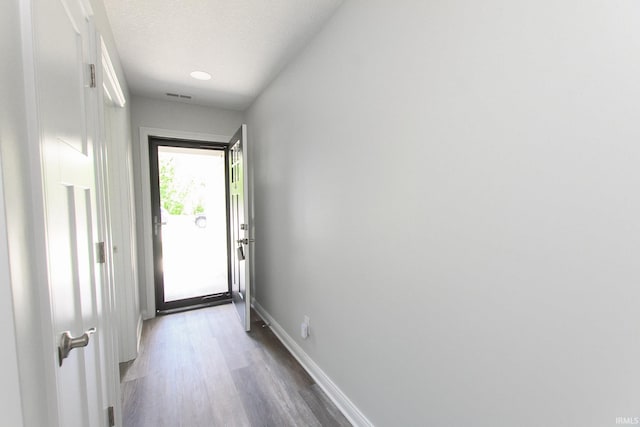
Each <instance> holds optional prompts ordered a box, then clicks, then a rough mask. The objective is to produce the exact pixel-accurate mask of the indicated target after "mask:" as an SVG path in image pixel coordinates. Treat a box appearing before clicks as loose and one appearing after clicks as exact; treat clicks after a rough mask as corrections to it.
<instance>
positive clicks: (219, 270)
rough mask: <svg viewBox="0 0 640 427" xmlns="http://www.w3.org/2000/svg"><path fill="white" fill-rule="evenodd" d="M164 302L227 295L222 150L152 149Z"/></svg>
mask: <svg viewBox="0 0 640 427" xmlns="http://www.w3.org/2000/svg"><path fill="white" fill-rule="evenodd" d="M158 170H159V176H160V206H161V213H162V215H161V217H162V218H161V222H162V264H163V273H164V274H163V276H164V295H165V302H169V301H176V300H181V299H186V298H194V297H199V296H205V295H211V294H218V293H223V292H228V291H229V285H228V261H227V217H226V215H227V213H226V190H225V158H224V151H220V150H207V149H197V148H178V147H163V146H160V147H158Z"/></svg>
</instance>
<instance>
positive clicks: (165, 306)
mask: <svg viewBox="0 0 640 427" xmlns="http://www.w3.org/2000/svg"><path fill="white" fill-rule="evenodd" d="M148 146H149V174H150V175H149V183H150V186H149V191H150V193H151V201H152V202H151V213H152V215H151V218H150V220H151V221H152V222H153V220H152V218H153V217H157V218H160V216H161V212H160V190H159V188H157V187H159V182H155V180H156V179H158V178H159V170H158V158H157V153H158V148H159V147H178V148H193V149H202V150H212V151H222V152H223V153H224V181H225V182H224V186H225V211H226V212H227V220H226V230H227V292H226V294H224V295H215V296H210V297H208V298H206V300H205V299H204V298H203V296H197V297H193V298H187V299H182V300H177V301H169V302H165V301H164V298H163V294H164V280H163V279H164V275H163V273H162V271H163V264H162V259H163V257H162V255H163V254H162V238H160V239H156V238H155V237H154V236H153V235H152V238H153V255H154V258H153V265H154V288H155V302H156V312H163V311H169V310H174V309H181V308H187V307H195V306H204V305H210V304H215V303H220V302H226V301H230V300H231V256H230V255H231V254H230V251H231V246H230V245H231V237H230V225H229V224H230V222H229V221H230V218H229V215H228V212H229V185H228V181H229V171H228V169H229V164H228V159H229V149H228V148H229V144H226V143H221V142H211V141H195V140H185V139H178V138H159V137H156V136H150V137H149V138H148ZM160 236H162V234H160Z"/></svg>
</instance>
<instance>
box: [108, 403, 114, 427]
mask: <svg viewBox="0 0 640 427" xmlns="http://www.w3.org/2000/svg"><path fill="white" fill-rule="evenodd" d="M107 418H109V427H114V426H115V425H116V414H115V412H114V411H113V406H109V407H108V408H107Z"/></svg>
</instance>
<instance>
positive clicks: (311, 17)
mask: <svg viewBox="0 0 640 427" xmlns="http://www.w3.org/2000/svg"><path fill="white" fill-rule="evenodd" d="M342 1H343V0H104V3H105V6H106V9H107V14H108V16H109V21H110V22H111V27H112V29H113V34H114V37H115V40H116V44H117V47H118V53H119V55H120V59H121V61H122V64H123V67H124V70H125V74H126V77H127V83H128V85H129V88H130V90H131V91H132V92H133V93H134V94H137V95H144V96H148V97H152V98H160V99H171V98H170V97H167V96H166V95H165V94H166V93H167V92H169V93H178V94H183V95H188V96H191V97H192V99H191V100H190V101H185V99H184V98H183V99H182V100H183V101H184V102H192V103H196V104H201V105H209V106H216V107H223V108H228V109H235V110H244V109H245V108H247V107H248V106H249V105H250V104H251V102H253V100H254V99H255V97H256V96H257V95H258V94H259V93H260V92H261V91H262V90H263V89H264V87H265V86H266V85H267V84H268V83H269V82H270V81H271V79H273V77H275V75H276V74H277V73H278V72H279V71H280V70H281V68H282V67H283V66H284V64H286V62H287V61H289V60H290V59H291V58H292V57H293V55H295V53H296V52H297V51H298V50H299V49H300V48H301V47H302V46H304V44H305V43H306V42H308V40H309V39H310V38H311V37H312V36H313V35H314V34H315V33H316V32H317V31H318V30H319V29H320V28H321V26H322V25H323V24H324V22H325V21H326V20H327V19H328V18H329V17H330V16H331V14H332V13H333V12H334V11H335V9H336V8H337V7H338V6H340V4H341V3H342ZM194 70H202V71H206V72H208V73H209V74H211V75H212V76H213V78H212V79H211V80H208V81H199V80H195V79H193V78H192V77H190V76H189V73H190V72H191V71H194Z"/></svg>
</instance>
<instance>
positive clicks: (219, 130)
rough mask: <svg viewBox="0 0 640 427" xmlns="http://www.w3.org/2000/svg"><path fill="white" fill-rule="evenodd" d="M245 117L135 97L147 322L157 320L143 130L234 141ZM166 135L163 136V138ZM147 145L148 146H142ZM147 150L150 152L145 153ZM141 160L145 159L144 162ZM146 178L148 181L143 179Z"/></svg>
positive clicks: (133, 109)
mask: <svg viewBox="0 0 640 427" xmlns="http://www.w3.org/2000/svg"><path fill="white" fill-rule="evenodd" d="M242 121H243V113H241V112H239V111H232V110H223V109H219V108H210V107H203V106H199V105H194V104H186V103H181V102H174V101H162V100H157V99H151V98H146V97H140V96H134V97H132V99H131V124H132V132H133V141H134V150H133V163H134V166H133V169H134V178H135V179H134V181H135V193H136V212H137V213H138V215H137V216H136V224H137V227H136V229H137V241H138V265H139V266H140V268H139V269H138V277H139V283H140V306H141V308H142V314H143V316H144V318H145V319H148V318H151V317H154V316H155V300H154V299H153V295H154V291H153V281H152V278H153V259H152V253H151V247H150V245H149V243H150V242H148V241H149V240H150V239H151V217H150V214H149V215H148V217H147V215H144V212H145V211H146V210H147V208H148V206H147V204H148V203H150V202H149V200H150V193H149V188H147V187H148V176H147V175H148V161H149V160H148V154H146V153H147V152H148V141H140V128H151V129H155V130H162V131H159V132H156V134H157V135H158V136H164V135H168V134H176V133H177V134H185V135H187V134H192V135H194V138H195V137H196V136H203V135H205V134H207V135H220V136H228V137H231V136H232V135H233V134H234V133H235V131H236V130H237V129H238V128H239V127H240V125H241V124H242ZM151 133H152V134H153V133H154V131H151ZM160 134H162V135H160ZM143 144H144V146H142V145H143ZM145 147H147V149H145ZM141 157H145V158H144V159H142V158H141ZM143 175H144V177H143Z"/></svg>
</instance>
